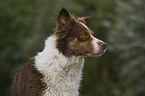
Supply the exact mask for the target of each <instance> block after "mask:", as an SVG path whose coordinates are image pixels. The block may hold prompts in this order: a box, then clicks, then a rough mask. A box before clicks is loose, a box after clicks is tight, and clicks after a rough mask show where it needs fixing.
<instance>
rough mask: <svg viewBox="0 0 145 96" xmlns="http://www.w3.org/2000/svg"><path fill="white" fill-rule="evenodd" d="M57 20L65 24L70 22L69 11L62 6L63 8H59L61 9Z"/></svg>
mask: <svg viewBox="0 0 145 96" xmlns="http://www.w3.org/2000/svg"><path fill="white" fill-rule="evenodd" d="M57 21H58V22H59V23H60V24H63V25H66V24H69V23H71V21H72V17H71V15H70V13H69V12H68V11H67V10H66V9H65V8H63V9H61V11H60V12H59V14H58V18H57Z"/></svg>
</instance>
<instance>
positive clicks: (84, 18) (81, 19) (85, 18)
mask: <svg viewBox="0 0 145 96" xmlns="http://www.w3.org/2000/svg"><path fill="white" fill-rule="evenodd" d="M89 18H91V17H89V16H85V17H77V20H79V21H80V22H82V23H84V24H86V20H87V19H89Z"/></svg>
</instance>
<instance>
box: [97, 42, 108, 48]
mask: <svg viewBox="0 0 145 96" xmlns="http://www.w3.org/2000/svg"><path fill="white" fill-rule="evenodd" d="M98 44H99V45H100V47H101V48H102V49H106V47H107V43H105V42H99V43H98Z"/></svg>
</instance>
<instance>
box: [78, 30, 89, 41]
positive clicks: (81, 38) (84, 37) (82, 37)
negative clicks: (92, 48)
mask: <svg viewBox="0 0 145 96" xmlns="http://www.w3.org/2000/svg"><path fill="white" fill-rule="evenodd" d="M79 37H80V40H82V41H85V40H87V39H88V38H89V34H88V33H87V32H82V33H81V34H80V36H79Z"/></svg>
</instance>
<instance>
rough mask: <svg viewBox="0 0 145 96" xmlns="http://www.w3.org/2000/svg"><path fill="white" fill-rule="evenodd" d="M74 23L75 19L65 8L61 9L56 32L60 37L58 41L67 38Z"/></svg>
mask: <svg viewBox="0 0 145 96" xmlns="http://www.w3.org/2000/svg"><path fill="white" fill-rule="evenodd" d="M72 21H73V17H72V16H71V14H70V13H69V12H68V11H67V10H66V9H65V8H63V9H61V10H60V12H59V14H58V18H57V26H56V32H55V33H56V35H57V36H58V40H61V39H63V38H65V37H66V36H67V34H68V33H69V31H70V29H71V27H72Z"/></svg>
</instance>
